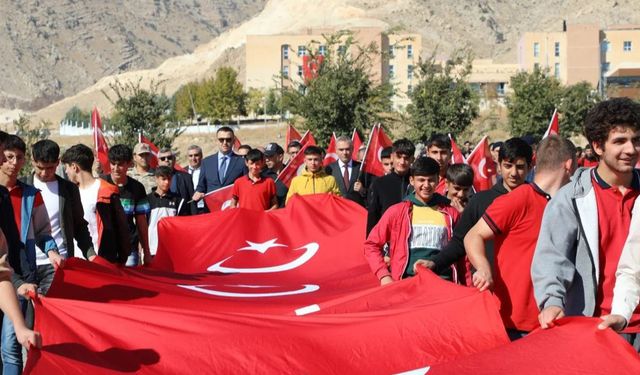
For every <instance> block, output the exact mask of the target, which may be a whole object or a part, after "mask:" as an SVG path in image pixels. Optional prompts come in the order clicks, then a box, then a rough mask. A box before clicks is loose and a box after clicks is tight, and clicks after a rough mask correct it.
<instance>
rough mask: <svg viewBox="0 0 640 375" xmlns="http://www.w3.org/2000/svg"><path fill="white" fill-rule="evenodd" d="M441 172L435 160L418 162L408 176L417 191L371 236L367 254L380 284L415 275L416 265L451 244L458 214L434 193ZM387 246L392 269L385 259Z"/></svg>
mask: <svg viewBox="0 0 640 375" xmlns="http://www.w3.org/2000/svg"><path fill="white" fill-rule="evenodd" d="M439 173H440V167H439V166H438V163H437V162H436V161H435V160H433V159H431V158H428V157H421V158H419V159H418V160H416V161H415V163H413V166H412V167H411V171H410V177H409V181H410V183H411V186H413V189H414V191H415V192H414V193H411V194H409V195H408V196H407V198H405V199H404V200H403V201H402V202H400V203H398V204H395V205H393V206H391V207H389V209H388V210H386V212H385V213H384V215H382V218H380V221H379V222H378V223H377V224H376V226H375V227H373V229H372V230H371V232H370V233H369V236H368V237H367V240H366V241H365V243H364V254H365V257H366V258H367V261H368V262H369V266H370V267H371V270H372V271H373V273H374V274H375V275H376V277H377V278H378V280H380V284H381V285H385V284H388V283H391V282H393V281H397V280H400V279H402V278H406V277H410V276H413V275H414V274H415V272H416V271H415V268H414V266H415V264H416V262H418V261H419V260H421V259H429V258H430V257H431V256H433V255H434V254H436V253H438V252H439V251H440V250H441V249H442V248H443V247H444V246H445V245H446V244H447V243H448V242H449V238H450V237H451V231H452V228H453V226H454V225H455V223H456V222H457V220H458V215H459V214H458V211H457V210H456V209H455V208H453V207H451V206H450V205H449V201H448V199H447V198H445V197H444V196H442V195H440V194H438V193H436V191H435V188H436V186H437V185H438V179H439ZM387 243H388V244H389V257H390V264H389V266H387V264H386V263H385V261H384V258H383V248H384V245H385V244H387Z"/></svg>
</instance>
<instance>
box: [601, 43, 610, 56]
mask: <svg viewBox="0 0 640 375" xmlns="http://www.w3.org/2000/svg"><path fill="white" fill-rule="evenodd" d="M609 48H611V42H609V41H608V40H603V41H602V52H604V53H607V52H609Z"/></svg>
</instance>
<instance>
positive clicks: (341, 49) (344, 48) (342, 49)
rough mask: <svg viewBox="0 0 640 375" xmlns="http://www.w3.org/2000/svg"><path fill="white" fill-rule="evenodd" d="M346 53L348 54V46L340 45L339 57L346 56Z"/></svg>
mask: <svg viewBox="0 0 640 375" xmlns="http://www.w3.org/2000/svg"><path fill="white" fill-rule="evenodd" d="M345 53H347V46H345V45H344V44H341V45H339V46H338V55H340V56H344V54H345Z"/></svg>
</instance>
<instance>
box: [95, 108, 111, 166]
mask: <svg viewBox="0 0 640 375" xmlns="http://www.w3.org/2000/svg"><path fill="white" fill-rule="evenodd" d="M91 129H92V130H93V149H94V150H95V152H96V157H97V158H98V162H99V163H100V168H101V169H102V173H103V174H109V173H111V165H110V164H109V145H108V144H107V140H106V139H105V138H104V133H103V132H102V120H101V119H100V113H98V108H95V107H94V108H93V111H91Z"/></svg>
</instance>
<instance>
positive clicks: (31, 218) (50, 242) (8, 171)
mask: <svg viewBox="0 0 640 375" xmlns="http://www.w3.org/2000/svg"><path fill="white" fill-rule="evenodd" d="M3 146H4V157H3V160H4V162H3V163H2V165H0V185H2V186H4V187H6V188H7V189H8V190H9V199H10V200H11V205H12V206H13V214H14V217H13V219H14V220H15V225H16V228H18V229H19V232H20V240H21V241H22V243H23V244H25V245H26V246H25V253H24V255H26V260H27V262H26V263H27V264H25V265H24V267H21V268H22V269H21V271H22V272H16V273H15V274H14V275H13V280H12V281H13V285H14V287H15V288H16V290H17V293H18V296H19V302H20V307H21V309H22V314H25V315H26V313H27V309H28V306H29V302H28V300H30V299H31V295H32V294H35V293H38V288H42V291H43V292H46V291H47V289H48V288H49V286H50V285H51V282H52V280H53V273H54V272H53V270H54V267H55V268H58V267H60V266H61V265H62V264H63V262H64V257H63V256H61V255H60V254H59V253H58V247H57V246H56V242H55V240H54V239H53V237H52V236H51V224H50V222H49V216H48V215H47V209H46V207H45V205H44V200H43V199H42V195H41V194H40V191H38V189H36V188H35V187H34V186H33V185H27V184H25V183H24V182H22V181H20V180H18V176H19V175H20V171H21V170H22V167H23V166H24V164H25V154H26V144H25V143H24V141H23V140H22V139H21V138H20V137H18V136H16V135H9V136H8V137H7V139H6V140H5V142H4V144H3ZM46 265H49V266H52V267H49V268H47V267H45V266H46ZM29 323H31V322H29V321H28V320H27V324H29ZM2 363H3V373H5V374H14V373H20V372H21V371H22V364H23V361H22V348H21V347H20V343H19V341H18V338H17V332H16V331H15V328H14V326H13V321H12V320H11V319H10V318H9V316H5V317H4V319H3V322H2Z"/></svg>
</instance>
